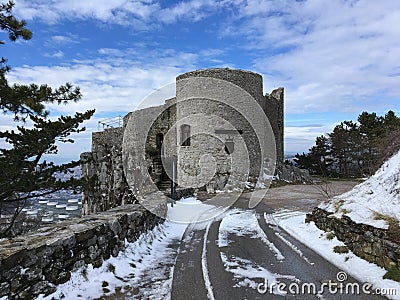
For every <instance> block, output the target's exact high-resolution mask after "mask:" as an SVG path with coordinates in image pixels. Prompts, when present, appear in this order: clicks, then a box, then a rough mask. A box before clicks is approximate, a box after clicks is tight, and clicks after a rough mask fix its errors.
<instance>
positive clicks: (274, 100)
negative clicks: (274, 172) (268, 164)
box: [265, 88, 284, 163]
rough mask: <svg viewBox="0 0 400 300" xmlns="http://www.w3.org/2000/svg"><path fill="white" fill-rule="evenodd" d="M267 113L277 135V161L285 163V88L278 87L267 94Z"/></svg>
mask: <svg viewBox="0 0 400 300" xmlns="http://www.w3.org/2000/svg"><path fill="white" fill-rule="evenodd" d="M265 98H266V106H265V114H266V115H267V117H268V120H269V121H270V123H271V126H272V130H273V131H274V135H275V143H276V161H277V162H278V163H283V159H284V143H283V141H284V111H283V107H284V105H283V103H284V89H283V88H278V89H276V90H273V91H272V92H271V94H269V95H265Z"/></svg>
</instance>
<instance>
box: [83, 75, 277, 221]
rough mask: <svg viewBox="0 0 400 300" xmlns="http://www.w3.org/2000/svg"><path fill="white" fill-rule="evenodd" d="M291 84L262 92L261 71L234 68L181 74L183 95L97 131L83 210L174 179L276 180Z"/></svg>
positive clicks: (202, 185) (238, 184) (211, 189)
mask: <svg viewBox="0 0 400 300" xmlns="http://www.w3.org/2000/svg"><path fill="white" fill-rule="evenodd" d="M283 104H284V90H283V88H278V89H276V90H274V91H272V92H271V94H266V95H264V94H263V80H262V76H261V75H259V74H256V73H253V72H249V71H243V70H233V69H228V68H226V69H205V70H197V71H192V72H188V73H184V74H182V75H179V76H178V77H177V78H176V96H175V97H174V98H171V99H166V100H165V103H164V104H163V105H159V106H155V107H149V108H144V109H139V110H136V111H133V112H130V113H128V114H127V115H126V116H125V117H124V119H123V126H122V127H118V128H108V129H105V130H104V131H102V132H93V134H92V151H91V152H86V153H82V155H81V159H82V161H83V165H82V174H83V176H84V177H86V178H88V180H89V182H88V185H87V186H88V187H87V188H85V190H84V192H83V199H82V205H83V214H90V213H94V212H98V211H104V210H107V209H109V208H112V207H115V206H119V205H122V204H129V203H132V202H134V201H135V200H137V199H139V200H140V198H141V197H144V196H145V195H147V194H151V193H154V192H156V191H159V190H161V191H165V192H166V193H168V191H169V190H170V188H171V186H172V183H171V182H172V179H173V182H174V185H175V186H176V187H177V193H178V195H177V196H178V197H179V196H180V193H182V192H185V191H186V192H187V191H191V192H193V191H198V190H199V191H201V190H203V191H206V192H208V193H215V192H216V191H228V190H235V189H243V188H244V187H245V186H246V185H249V184H250V185H251V184H253V186H254V185H255V184H256V183H257V182H259V181H260V180H261V179H267V180H268V179H270V178H272V176H273V175H274V173H275V169H276V168H275V167H276V166H277V165H278V166H279V165H282V164H283Z"/></svg>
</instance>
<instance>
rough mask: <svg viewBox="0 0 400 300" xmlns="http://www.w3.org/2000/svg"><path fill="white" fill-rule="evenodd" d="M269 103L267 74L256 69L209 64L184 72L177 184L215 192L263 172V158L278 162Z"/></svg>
mask: <svg viewBox="0 0 400 300" xmlns="http://www.w3.org/2000/svg"><path fill="white" fill-rule="evenodd" d="M265 102H266V98H265V97H264V95H263V83H262V77H261V75H259V74H256V73H253V72H249V71H243V70H232V69H206V70H197V71H192V72H188V73H185V74H182V75H179V76H178V77H177V78H176V119H177V122H176V136H177V141H178V144H177V148H178V151H177V153H178V168H177V169H178V184H179V185H180V186H187V187H199V188H200V187H202V186H206V187H207V189H208V190H209V191H213V190H220V189H221V190H222V189H224V188H225V187H226V186H229V185H232V186H236V185H238V184H240V183H242V184H244V183H245V182H246V181H247V180H248V178H249V177H260V176H263V174H264V173H263V172H264V170H263V164H264V160H265V159H266V158H267V157H268V160H269V161H271V162H272V161H273V162H275V140H274V135H273V132H272V128H271V125H270V124H269V121H268V119H267V117H266V114H265V111H264V110H265ZM267 173H268V172H267ZM272 175H273V174H272Z"/></svg>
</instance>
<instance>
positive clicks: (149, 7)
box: [15, 0, 218, 29]
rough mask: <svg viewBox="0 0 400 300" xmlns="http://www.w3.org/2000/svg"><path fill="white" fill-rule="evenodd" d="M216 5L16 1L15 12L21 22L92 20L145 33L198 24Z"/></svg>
mask: <svg viewBox="0 0 400 300" xmlns="http://www.w3.org/2000/svg"><path fill="white" fill-rule="evenodd" d="M217 5H218V4H217V3H215V2H214V1H211V0H191V1H181V2H178V3H176V4H174V5H172V6H167V7H161V5H160V4H159V3H158V2H157V1H152V0H112V1H109V0H98V1H82V0H64V1H58V0H17V1H16V7H15V12H16V14H17V15H18V16H19V17H21V18H24V19H27V20H31V19H33V18H39V19H41V20H43V21H45V22H48V23H50V24H52V23H57V22H59V21H61V20H63V19H70V20H75V19H93V20H98V21H100V22H103V23H109V24H120V25H127V26H133V27H136V28H141V29H144V28H146V27H149V26H151V25H152V24H158V23H160V22H161V23H173V22H176V21H178V20H182V19H186V20H190V21H198V20H201V19H202V18H203V17H204V16H206V15H207V14H209V13H212V9H213V8H214V7H216V6H217Z"/></svg>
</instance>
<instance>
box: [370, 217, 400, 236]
mask: <svg viewBox="0 0 400 300" xmlns="http://www.w3.org/2000/svg"><path fill="white" fill-rule="evenodd" d="M373 215H374V220H384V221H385V222H386V223H387V224H388V225H389V228H388V235H389V238H390V239H391V240H393V241H397V242H398V241H400V225H399V220H398V219H397V218H396V217H393V216H389V215H384V214H381V213H379V212H377V211H374V212H373Z"/></svg>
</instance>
